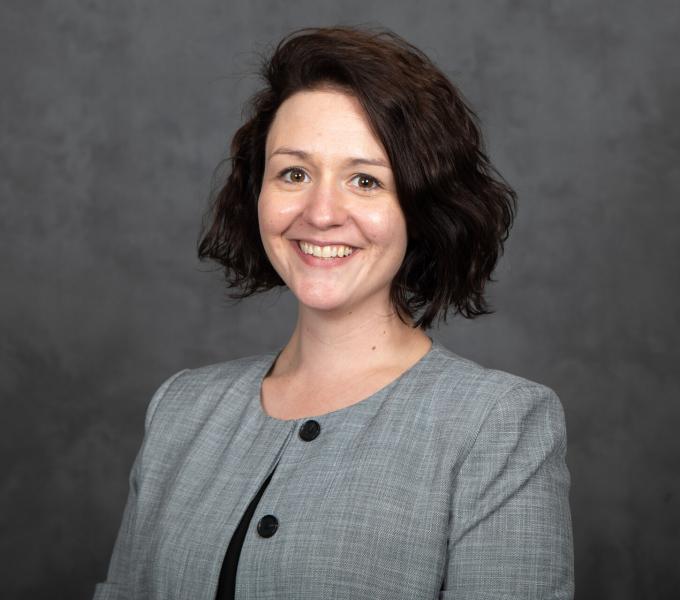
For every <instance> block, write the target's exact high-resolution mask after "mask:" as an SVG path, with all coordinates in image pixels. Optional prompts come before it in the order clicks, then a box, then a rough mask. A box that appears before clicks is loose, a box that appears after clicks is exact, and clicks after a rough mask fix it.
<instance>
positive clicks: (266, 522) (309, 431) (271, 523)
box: [257, 419, 321, 538]
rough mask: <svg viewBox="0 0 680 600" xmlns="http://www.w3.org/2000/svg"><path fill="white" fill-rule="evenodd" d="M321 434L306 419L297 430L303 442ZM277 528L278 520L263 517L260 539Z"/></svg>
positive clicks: (317, 428)
mask: <svg viewBox="0 0 680 600" xmlns="http://www.w3.org/2000/svg"><path fill="white" fill-rule="evenodd" d="M320 433H321V425H320V424H319V422H318V421H316V420H315V419H307V420H306V421H305V422H304V423H303V424H302V425H300V429H299V430H298V436H299V437H300V439H301V440H303V441H305V442H311V441H312V440H314V439H316V438H317V437H318V436H319V434H320ZM278 528H279V520H278V519H277V518H276V517H275V516H274V515H264V516H263V517H262V518H261V519H260V520H259V521H258V523H257V533H258V534H259V535H260V537H263V538H269V537H272V536H273V535H274V534H275V533H276V530H277V529H278Z"/></svg>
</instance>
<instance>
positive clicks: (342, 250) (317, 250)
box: [298, 241, 353, 258]
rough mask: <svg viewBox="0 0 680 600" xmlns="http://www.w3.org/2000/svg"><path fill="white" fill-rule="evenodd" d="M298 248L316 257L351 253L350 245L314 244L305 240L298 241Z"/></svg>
mask: <svg viewBox="0 0 680 600" xmlns="http://www.w3.org/2000/svg"><path fill="white" fill-rule="evenodd" d="M298 245H299V246H300V250H302V251H303V252H304V253H305V254H311V255H313V256H316V257H318V258H334V257H336V256H340V257H342V256H349V255H350V254H352V251H353V250H352V248H351V247H350V246H315V245H314V244H308V243H307V242H303V241H299V242H298Z"/></svg>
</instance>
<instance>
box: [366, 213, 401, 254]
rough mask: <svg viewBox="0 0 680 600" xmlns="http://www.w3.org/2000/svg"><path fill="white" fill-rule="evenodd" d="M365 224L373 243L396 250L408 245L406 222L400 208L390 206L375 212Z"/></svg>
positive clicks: (367, 218)
mask: <svg viewBox="0 0 680 600" xmlns="http://www.w3.org/2000/svg"><path fill="white" fill-rule="evenodd" d="M364 222H365V230H366V233H367V234H368V235H369V237H370V238H371V240H372V241H373V243H375V244H378V245H381V246H390V247H394V248H395V249H396V248H397V247H399V246H400V245H402V244H405V243H406V221H405V219H404V215H403V213H402V212H401V209H400V208H398V207H394V206H389V207H385V208H384V209H382V210H376V211H373V212H371V213H369V214H367V215H366V219H365V221H364Z"/></svg>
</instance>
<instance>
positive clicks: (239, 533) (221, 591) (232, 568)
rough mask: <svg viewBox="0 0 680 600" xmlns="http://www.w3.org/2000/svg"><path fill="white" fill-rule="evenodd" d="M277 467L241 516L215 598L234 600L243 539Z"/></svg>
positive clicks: (225, 557) (223, 565)
mask: <svg viewBox="0 0 680 600" xmlns="http://www.w3.org/2000/svg"><path fill="white" fill-rule="evenodd" d="M274 471H276V467H274V469H273V470H272V472H271V473H270V474H269V477H267V479H265V480H264V483H263V484H262V486H261V487H260V490H259V491H258V492H257V494H255V497H254V498H253V499H252V500H251V502H250V504H249V505H248V508H247V509H246V512H245V513H244V514H243V516H242V517H241V521H240V522H239V524H238V527H237V528H236V531H234V535H233V536H232V538H231V541H230V542H229V547H228V548H227V553H226V554H225V556H224V561H223V562H222V569H221V570H220V579H219V583H218V586H217V594H216V596H215V600H234V594H235V590H236V568H237V566H238V559H239V556H240V555H241V547H242V546H243V540H244V539H245V537H246V533H247V531H248V525H249V524H250V520H251V519H252V518H253V513H254V512H255V508H256V507H257V503H258V502H259V501H260V498H261V497H262V494H263V493H264V490H265V489H266V487H267V485H269V482H270V481H271V478H272V475H274Z"/></svg>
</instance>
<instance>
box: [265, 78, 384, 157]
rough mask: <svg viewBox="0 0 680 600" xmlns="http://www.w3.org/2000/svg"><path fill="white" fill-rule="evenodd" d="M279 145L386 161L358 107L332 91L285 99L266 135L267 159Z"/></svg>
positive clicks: (358, 103)
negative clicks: (368, 155)
mask: <svg viewBox="0 0 680 600" xmlns="http://www.w3.org/2000/svg"><path fill="white" fill-rule="evenodd" d="M282 144H285V145H287V146H296V147H298V146H299V147H301V148H302V149H304V150H306V151H307V152H317V151H318V152H324V151H330V150H333V151H336V152H340V151H341V150H342V153H344V154H351V153H356V152H362V151H363V152H371V153H372V154H374V155H379V156H380V157H382V158H385V157H386V153H385V151H384V149H383V147H382V144H381V143H380V141H379V140H378V139H377V137H376V136H375V135H374V133H373V131H372V129H371V124H370V121H369V119H368V116H367V115H366V113H365V111H364V109H363V107H362V106H361V103H360V102H359V101H358V100H357V99H356V98H355V97H354V96H351V95H349V94H346V93H343V92H340V91H336V90H327V89H323V90H304V91H300V92H296V93H295V94H293V95H292V96H290V97H289V98H287V99H286V100H285V101H284V102H283V103H282V104H281V106H280V107H279V109H278V110H277V112H276V116H275V118H274V121H273V123H272V125H271V127H270V130H269V133H268V135H267V153H268V155H269V153H270V152H271V151H272V150H273V149H275V148H276V147H277V146H279V145H282Z"/></svg>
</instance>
